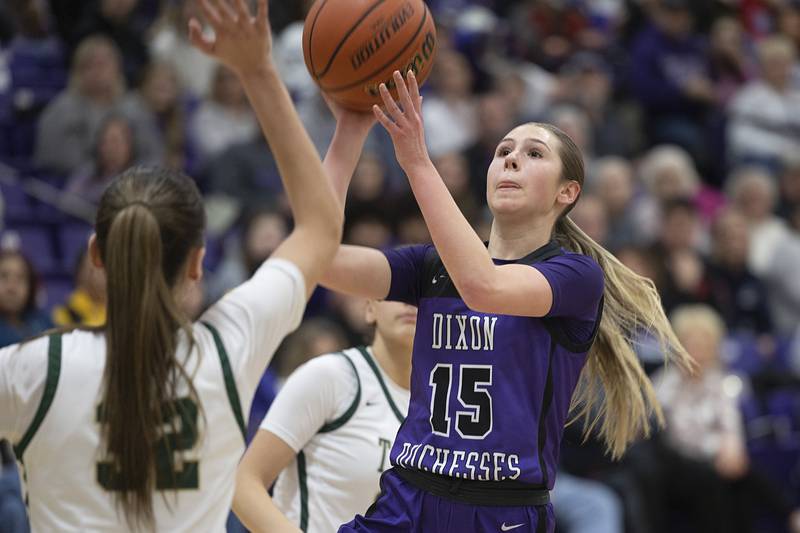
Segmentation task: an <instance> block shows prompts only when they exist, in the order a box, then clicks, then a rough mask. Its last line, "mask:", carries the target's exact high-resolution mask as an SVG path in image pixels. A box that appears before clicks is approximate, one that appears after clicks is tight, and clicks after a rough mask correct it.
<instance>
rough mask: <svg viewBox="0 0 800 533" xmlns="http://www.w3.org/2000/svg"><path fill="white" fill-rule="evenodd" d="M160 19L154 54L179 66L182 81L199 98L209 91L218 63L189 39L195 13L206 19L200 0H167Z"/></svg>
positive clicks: (154, 34)
mask: <svg viewBox="0 0 800 533" xmlns="http://www.w3.org/2000/svg"><path fill="white" fill-rule="evenodd" d="M162 6H163V8H162V11H161V15H160V17H159V20H158V21H157V22H156V23H155V24H154V25H153V31H152V34H151V38H150V54H151V55H152V56H153V58H155V59H157V60H159V61H162V62H167V63H169V64H170V65H172V67H173V68H174V69H175V72H176V73H177V75H178V80H180V83H179V85H180V86H181V87H183V88H185V89H186V90H187V91H189V93H190V94H191V95H192V96H193V97H195V98H201V97H203V96H205V95H206V94H208V92H209V89H210V87H211V79H212V78H213V77H214V71H215V70H216V68H217V63H216V61H214V60H213V59H212V58H210V57H208V56H207V55H205V54H203V53H202V52H200V51H199V50H197V48H195V47H194V46H192V44H191V43H190V42H189V32H188V31H186V28H187V26H188V24H189V20H190V19H191V18H192V17H195V18H197V19H198V20H202V17H201V16H200V14H199V9H198V5H197V2H189V1H182V2H175V1H169V2H163V3H162Z"/></svg>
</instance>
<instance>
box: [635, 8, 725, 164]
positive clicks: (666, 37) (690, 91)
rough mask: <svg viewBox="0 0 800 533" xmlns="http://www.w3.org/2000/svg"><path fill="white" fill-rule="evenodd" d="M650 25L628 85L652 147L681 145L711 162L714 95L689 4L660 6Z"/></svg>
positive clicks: (640, 39)
mask: <svg viewBox="0 0 800 533" xmlns="http://www.w3.org/2000/svg"><path fill="white" fill-rule="evenodd" d="M651 19H652V20H651V24H650V25H649V26H648V27H647V28H645V29H644V30H642V31H641V32H640V33H639V34H638V35H637V36H636V38H635V40H634V42H633V45H632V46H633V49H632V51H631V58H630V61H631V64H630V69H629V72H630V82H631V88H632V91H633V94H634V95H635V96H636V98H637V100H638V101H639V102H641V104H642V106H643V107H644V111H645V114H646V117H645V118H646V126H647V130H648V132H647V133H648V136H649V138H650V142H651V143H652V144H661V143H668V144H677V145H678V146H681V147H683V148H684V149H685V150H687V151H688V152H689V153H691V154H692V156H693V157H694V159H695V160H696V161H703V160H704V159H705V158H707V154H706V141H705V120H706V113H707V111H708V110H709V107H710V106H711V105H713V103H714V101H715V98H716V95H715V94H714V86H713V83H712V82H711V79H710V77H709V76H710V74H709V69H708V57H707V51H706V46H705V43H704V42H703V39H702V37H701V36H700V35H699V34H698V33H696V32H695V30H694V18H693V15H692V12H691V11H690V5H689V1H688V0H658V1H657V2H655V6H654V7H653V9H652V11H651Z"/></svg>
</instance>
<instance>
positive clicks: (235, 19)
mask: <svg viewBox="0 0 800 533" xmlns="http://www.w3.org/2000/svg"><path fill="white" fill-rule="evenodd" d="M215 2H216V4H217V6H216V7H217V11H219V13H220V18H221V19H222V23H223V25H225V26H226V27H227V29H229V30H230V31H235V30H234V29H233V28H235V27H236V26H237V25H238V24H239V15H238V14H237V13H236V10H234V9H233V7H231V4H230V2H229V0H215Z"/></svg>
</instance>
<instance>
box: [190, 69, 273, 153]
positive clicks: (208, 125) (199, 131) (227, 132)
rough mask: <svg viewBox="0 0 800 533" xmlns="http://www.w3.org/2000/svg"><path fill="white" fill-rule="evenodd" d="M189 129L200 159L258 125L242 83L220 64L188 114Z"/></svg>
mask: <svg viewBox="0 0 800 533" xmlns="http://www.w3.org/2000/svg"><path fill="white" fill-rule="evenodd" d="M190 131H191V135H192V137H193V140H194V141H195V142H196V143H197V149H198V152H199V154H198V155H199V157H200V159H201V161H203V162H204V161H208V160H210V159H211V158H212V157H213V156H215V155H218V154H220V153H222V152H223V151H224V150H225V149H226V148H228V147H229V146H232V145H234V144H236V143H240V142H244V141H248V140H250V139H252V138H253V136H254V135H256V133H257V131H258V124H257V123H256V119H255V116H254V115H253V111H252V110H251V109H250V104H249V103H248V102H247V97H246V96H245V94H244V89H243V88H242V84H241V82H240V81H239V78H237V77H236V75H235V74H234V73H233V72H231V71H230V70H228V69H227V68H226V67H224V66H223V65H219V66H218V67H217V69H216V71H215V72H214V77H213V79H212V81H211V90H210V92H209V93H208V95H207V96H206V99H205V100H204V101H203V103H201V104H200V107H199V108H198V109H197V110H196V111H195V113H194V116H192V118H191V122H190Z"/></svg>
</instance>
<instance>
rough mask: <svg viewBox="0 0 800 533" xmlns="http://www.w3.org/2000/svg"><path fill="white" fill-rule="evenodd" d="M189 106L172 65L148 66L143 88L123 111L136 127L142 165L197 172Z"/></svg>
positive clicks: (159, 62)
mask: <svg viewBox="0 0 800 533" xmlns="http://www.w3.org/2000/svg"><path fill="white" fill-rule="evenodd" d="M187 107H188V106H187V105H186V100H185V99H184V97H183V89H182V87H181V86H180V84H179V83H178V77H177V74H176V72H175V68H174V67H173V66H172V64H171V63H167V62H164V61H154V62H153V63H151V64H150V65H148V67H147V68H146V69H145V71H144V79H143V80H142V83H141V85H140V86H139V89H138V90H137V91H135V92H132V93H130V94H129V95H128V96H127V97H126V98H125V100H123V102H122V104H121V105H120V109H119V110H120V112H121V113H122V114H124V115H125V116H127V117H128V119H129V120H130V121H131V124H132V125H133V132H134V139H135V144H136V152H137V154H139V157H138V159H139V161H140V162H142V163H146V164H163V165H166V166H169V167H172V168H182V169H184V170H186V169H189V170H191V169H193V167H192V164H191V163H192V155H193V154H192V150H191V147H190V146H189V141H188V135H187V134H188V129H189V127H188V109H187Z"/></svg>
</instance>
